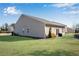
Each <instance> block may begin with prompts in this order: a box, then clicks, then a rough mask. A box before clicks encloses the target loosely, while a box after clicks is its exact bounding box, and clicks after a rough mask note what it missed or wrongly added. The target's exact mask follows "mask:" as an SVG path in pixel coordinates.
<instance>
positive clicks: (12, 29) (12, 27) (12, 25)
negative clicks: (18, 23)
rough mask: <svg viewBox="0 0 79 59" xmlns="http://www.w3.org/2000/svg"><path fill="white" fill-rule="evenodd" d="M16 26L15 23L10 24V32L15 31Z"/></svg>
mask: <svg viewBox="0 0 79 59" xmlns="http://www.w3.org/2000/svg"><path fill="white" fill-rule="evenodd" d="M14 28H15V24H11V25H10V26H8V32H13V31H14Z"/></svg>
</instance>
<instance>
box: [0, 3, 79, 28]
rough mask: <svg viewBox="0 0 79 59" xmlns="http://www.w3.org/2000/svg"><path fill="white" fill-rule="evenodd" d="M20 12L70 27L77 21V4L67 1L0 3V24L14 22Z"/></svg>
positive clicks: (78, 7)
mask: <svg viewBox="0 0 79 59" xmlns="http://www.w3.org/2000/svg"><path fill="white" fill-rule="evenodd" d="M21 14H26V15H31V16H36V17H40V18H44V19H46V20H50V21H56V22H59V23H63V24H66V25H67V26H69V27H71V26H72V25H73V24H76V23H79V4H77V3H74V4H69V3H65V4H64V3H60V4H59V3H58V4H57V3H49V4H48V3H39V4H38V3H37V4H36V3H31V4H29V3H26V4H22V3H21V4H20V3H17V4H15V3H4V4H3V3H0V26H2V25H3V24H5V23H8V24H11V23H16V21H17V20H18V18H19V16H20V15H21Z"/></svg>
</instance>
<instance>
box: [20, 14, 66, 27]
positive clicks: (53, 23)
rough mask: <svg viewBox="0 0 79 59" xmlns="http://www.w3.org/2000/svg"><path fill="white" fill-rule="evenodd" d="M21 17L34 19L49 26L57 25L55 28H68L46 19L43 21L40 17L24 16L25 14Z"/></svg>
mask: <svg viewBox="0 0 79 59" xmlns="http://www.w3.org/2000/svg"><path fill="white" fill-rule="evenodd" d="M21 16H26V17H30V18H33V19H35V20H38V21H41V22H43V23H45V24H49V25H55V26H60V27H64V26H66V25H64V24H61V23H58V22H53V21H48V20H45V19H42V18H39V17H34V16H28V15H24V14H22V15H21Z"/></svg>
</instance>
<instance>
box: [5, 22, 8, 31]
mask: <svg viewBox="0 0 79 59" xmlns="http://www.w3.org/2000/svg"><path fill="white" fill-rule="evenodd" d="M5 31H8V24H7V23H5Z"/></svg>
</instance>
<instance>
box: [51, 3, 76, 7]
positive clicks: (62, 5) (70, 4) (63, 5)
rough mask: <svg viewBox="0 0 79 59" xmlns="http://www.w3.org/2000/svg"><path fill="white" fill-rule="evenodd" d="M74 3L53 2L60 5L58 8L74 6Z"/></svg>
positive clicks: (56, 5)
mask: <svg viewBox="0 0 79 59" xmlns="http://www.w3.org/2000/svg"><path fill="white" fill-rule="evenodd" d="M74 5H75V3H55V4H52V6H54V7H58V8H64V7H72V6H74Z"/></svg>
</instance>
